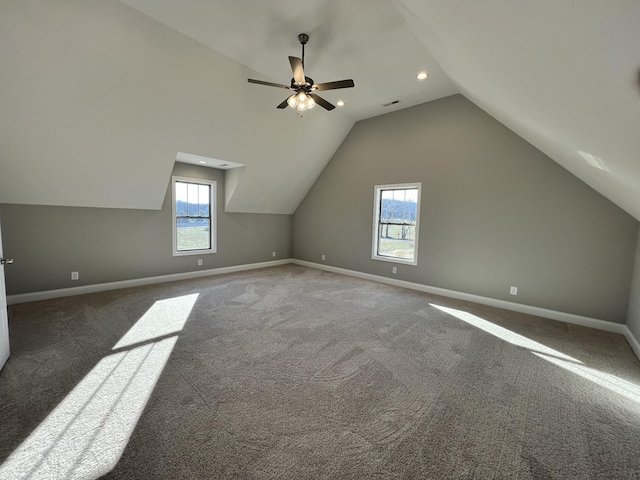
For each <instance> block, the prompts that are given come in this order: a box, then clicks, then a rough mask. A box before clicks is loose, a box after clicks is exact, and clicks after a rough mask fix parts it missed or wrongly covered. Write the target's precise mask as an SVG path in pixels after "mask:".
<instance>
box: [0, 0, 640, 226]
mask: <svg viewBox="0 0 640 480" xmlns="http://www.w3.org/2000/svg"><path fill="white" fill-rule="evenodd" d="M302 32H305V33H307V34H309V35H310V37H311V38H310V40H309V43H308V44H307V47H306V51H305V72H306V73H307V75H308V76H310V77H312V78H313V79H314V80H315V81H316V82H326V81H332V80H340V79H344V78H352V79H353V80H354V81H355V84H356V86H355V88H353V89H345V90H336V91H327V92H323V97H325V98H326V99H327V100H328V101H330V102H332V103H335V102H336V101H337V100H338V99H342V100H344V102H345V105H344V106H343V107H339V108H337V109H336V110H334V111H332V112H327V111H324V110H322V109H321V108H318V107H316V108H315V109H314V110H312V111H310V112H308V113H305V114H304V116H302V117H299V116H298V115H297V114H296V112H295V111H293V110H291V109H285V110H276V108H275V106H276V105H277V104H279V103H280V102H281V101H282V100H284V98H286V93H287V92H286V90H282V89H277V88H270V87H265V86H259V85H253V84H249V83H247V81H246V80H247V78H249V77H251V78H257V79H262V80H266V81H272V82H276V83H285V84H286V83H288V82H289V81H290V77H291V70H290V67H289V65H288V60H287V56H289V55H293V56H299V55H300V45H299V43H298V40H297V35H298V33H302ZM638 51H640V4H639V3H638V2H637V1H636V0H608V1H606V2H604V1H600V0H561V1H558V0H535V1H534V0H530V1H526V0H523V1H518V2H514V1H513V0H455V1H451V0H392V1H388V0H349V1H343V0H342V1H341V0H324V1H317V0H316V1H313V2H312V1H307V0H297V1H285V0H270V1H268V2H267V1H262V0H246V1H242V2H239V1H237V0H216V1H212V2H203V1H201V0H181V1H179V2H176V1H174V0H122V1H121V2H117V1H115V0H105V1H100V2H77V1H67V0H56V1H54V2H51V1H47V0H3V1H2V2H1V3H0V57H1V59H2V62H0V202H7V203H28V204H48V205H70V206H95V207H118V208H149V209H157V208H160V206H161V205H162V201H163V199H164V194H165V191H166V187H167V182H168V179H169V175H170V173H171V168H172V166H173V163H174V161H175V160H176V156H177V155H178V153H179V152H183V153H186V154H192V155H200V156H204V157H210V158H213V159H218V160H221V161H223V162H235V163H237V164H242V165H244V167H240V168H237V169H232V170H228V171H227V180H226V189H227V192H226V193H227V198H226V200H227V201H226V208H227V210H228V211H239V212H264V213H292V212H293V211H294V210H295V209H296V207H297V205H298V204H299V202H300V201H301V200H302V198H303V197H304V195H305V194H306V192H307V191H308V189H309V188H310V186H311V185H312V184H313V182H314V181H315V179H316V178H317V175H318V174H319V173H320V171H321V170H322V169H323V168H324V166H325V165H326V163H327V162H328V161H329V159H330V158H331V156H332V155H333V153H334V152H335V150H336V149H337V148H338V147H339V145H340V143H341V142H342V140H343V139H344V138H345V136H346V135H347V134H348V133H349V130H350V129H351V127H352V126H353V124H354V123H355V122H356V121H358V120H362V119H365V118H369V117H372V116H376V115H381V114H384V113H388V112H391V111H395V110H398V109H402V108H406V107H409V106H412V105H416V104H419V103H424V102H428V101H431V100H434V99H437V98H441V97H444V96H448V95H451V94H454V93H462V94H463V95H465V96H466V97H467V98H468V99H470V100H471V101H473V102H474V103H476V104H477V105H478V106H479V107H481V108H482V109H484V110H485V111H486V112H488V113H489V114H491V115H492V116H494V117H495V118H496V119H498V120H499V121H501V122H502V123H504V124H505V125H506V126H507V127H509V128H510V129H512V130H513V131H514V132H516V133H517V134H519V135H520V136H522V137H523V138H524V139H526V140H527V141H529V142H530V143H531V144H533V145H534V146H536V147H537V148H539V149H540V150H542V151H543V152H544V153H546V154H547V155H548V156H550V157H551V158H552V159H553V160H555V161H556V162H558V163H559V164H560V165H562V166H563V167H565V168H566V169H567V170H569V171H571V172H572V173H573V174H575V175H576V176H577V177H579V178H581V179H582V180H583V181H585V182H586V183H587V184H589V185H590V186H592V187H593V188H594V189H596V190H597V191H599V192H600V193H601V194H603V195H605V196H606V197H608V198H609V199H611V200H612V201H613V202H615V203H617V204H618V205H619V206H620V207H622V208H623V209H625V210H626V211H627V212H629V213H630V214H632V215H633V216H635V218H638V219H640V135H639V134H638V131H639V130H640V85H639V72H640V57H639V56H638ZM421 70H426V71H427V72H429V78H428V79H427V80H424V81H418V80H417V79H416V78H415V75H416V73H418V72H419V71H421ZM396 100H398V101H399V103H397V104H394V105H391V106H387V107H385V106H383V104H387V103H389V102H392V101H396Z"/></svg>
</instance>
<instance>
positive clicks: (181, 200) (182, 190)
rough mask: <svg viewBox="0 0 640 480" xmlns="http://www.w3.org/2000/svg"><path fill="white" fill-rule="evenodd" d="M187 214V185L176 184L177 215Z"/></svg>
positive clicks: (182, 183)
mask: <svg viewBox="0 0 640 480" xmlns="http://www.w3.org/2000/svg"><path fill="white" fill-rule="evenodd" d="M186 214H187V184H186V183H184V182H176V215H178V216H180V215H186Z"/></svg>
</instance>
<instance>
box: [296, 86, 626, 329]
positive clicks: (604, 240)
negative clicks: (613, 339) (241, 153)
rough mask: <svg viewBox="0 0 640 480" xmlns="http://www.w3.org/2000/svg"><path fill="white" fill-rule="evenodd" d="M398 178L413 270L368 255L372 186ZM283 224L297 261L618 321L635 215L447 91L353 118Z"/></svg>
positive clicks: (622, 310)
mask: <svg viewBox="0 0 640 480" xmlns="http://www.w3.org/2000/svg"><path fill="white" fill-rule="evenodd" d="M405 182H422V204H421V219H420V236H419V253H418V265H417V266H408V265H397V264H392V263H388V262H381V261H375V260H371V235H372V232H371V229H372V218H373V187H374V185H376V184H389V183H405ZM293 231H294V240H293V245H294V246H293V254H294V258H297V259H301V260H308V261H311V262H317V263H322V260H321V255H322V254H325V255H326V256H327V257H326V262H325V263H326V264H329V265H333V266H337V267H342V268H346V269H351V270H356V271H360V272H366V273H372V274H376V275H382V276H388V277H393V278H397V279H400V280H407V281H411V282H416V283H420V284H425V285H430V286H435V287H442V288H446V289H451V290H456V291H460V292H466V293H471V294H476V295H481V296H485V297H490V298H496V299H501V300H507V301H512V302H519V303H523V304H527V305H533V306H537V307H542V308H548V309H552V310H557V311H562V312H567V313H573V314H578V315H584V316H588V317H593V318H598V319H603V320H609V321H613V322H619V323H624V322H625V319H626V315H627V306H628V301H629V292H630V282H631V275H632V269H633V259H634V252H635V248H636V239H637V235H638V222H637V221H636V220H635V219H634V218H633V217H631V216H630V215H628V214H627V213H625V212H624V211H623V210H621V209H620V208H618V207H617V206H616V205H614V204H613V203H612V202H610V201H609V200H607V199H606V198H604V197H603V196H601V195H600V194H598V193H596V192H595V191H594V190H592V189H591V188H590V187H588V186H587V185H586V184H584V183H583V182H581V181H580V180H578V179H577V178H576V177H574V176H573V175H572V174H570V173H569V172H568V171H566V170H565V169H563V168H562V167H560V166H559V165H558V164H557V163H555V162H553V161H552V160H551V159H549V158H548V157H547V156H546V155H544V154H543V153H542V152H540V151H539V150H537V149H536V148H534V147H533V146H531V145H530V144H529V143H527V142H526V141H524V140H523V139H522V138H520V137H519V136H517V135H516V134H514V133H513V132H512V131H511V130H509V129H507V128H506V127H504V126H503V125H502V124H500V123H499V122H497V121H496V120H495V119H493V118H492V117H490V116H489V115H488V114H486V113H485V112H483V111H482V110H480V109H479V108H477V107H476V106H475V105H473V104H472V103H471V102H469V101H468V100H466V99H465V98H464V97H463V96H461V95H454V96H451V97H447V98H444V99H441V100H437V101H434V102H430V103H426V104H423V105H419V106H417V107H413V108H409V109H405V110H401V111H399V112H395V113H390V114H388V115H384V116H381V117H375V118H372V119H368V120H364V121H361V122H359V123H357V124H356V125H355V126H354V128H353V129H352V131H351V133H350V134H349V136H348V137H347V138H346V139H345V141H344V142H343V144H342V145H341V147H340V148H339V149H338V151H337V152H336V154H335V155H334V157H333V159H332V160H331V161H330V162H329V164H328V165H327V167H326V168H325V170H324V171H323V173H322V174H321V176H320V177H319V178H318V180H317V181H316V183H315V184H314V186H313V187H312V189H311V190H310V191H309V193H308V194H307V196H306V198H305V199H304V200H303V202H302V203H301V204H300V206H299V207H298V209H297V211H296V212H295V214H294V219H293ZM392 266H398V273H397V275H393V274H392V273H391V269H392ZM511 285H513V286H517V287H518V295H517V296H511V295H509V293H508V292H509V287H510V286H511Z"/></svg>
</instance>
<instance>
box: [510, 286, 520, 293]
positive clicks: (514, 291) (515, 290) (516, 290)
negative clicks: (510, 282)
mask: <svg viewBox="0 0 640 480" xmlns="http://www.w3.org/2000/svg"><path fill="white" fill-rule="evenodd" d="M509 294H510V295H517V294H518V287H511V288H510V289H509Z"/></svg>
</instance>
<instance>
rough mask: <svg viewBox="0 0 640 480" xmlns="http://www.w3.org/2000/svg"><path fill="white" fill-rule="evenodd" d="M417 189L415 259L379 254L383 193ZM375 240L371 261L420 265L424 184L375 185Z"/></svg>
mask: <svg viewBox="0 0 640 480" xmlns="http://www.w3.org/2000/svg"><path fill="white" fill-rule="evenodd" d="M414 188H415V189H417V198H416V225H415V238H414V245H413V259H404V258H400V257H389V256H386V255H379V254H378V239H379V237H378V232H379V229H380V223H386V222H381V219H380V217H381V213H382V192H383V191H386V190H408V189H414ZM373 193H374V195H373V238H372V242H371V259H372V260H381V261H383V262H391V263H401V264H403V265H412V266H416V265H418V231H419V225H420V198H421V195H422V182H412V183H393V184H387V185H375V186H374V187H373Z"/></svg>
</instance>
